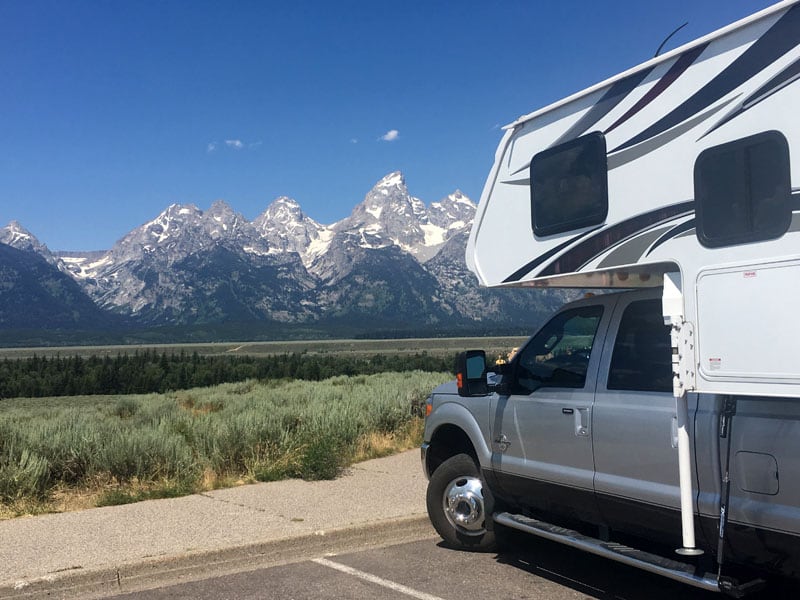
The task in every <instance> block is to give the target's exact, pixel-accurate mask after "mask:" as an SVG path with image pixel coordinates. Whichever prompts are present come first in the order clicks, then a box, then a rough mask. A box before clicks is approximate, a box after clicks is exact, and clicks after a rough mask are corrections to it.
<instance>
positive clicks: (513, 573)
mask: <svg viewBox="0 0 800 600" xmlns="http://www.w3.org/2000/svg"><path fill="white" fill-rule="evenodd" d="M514 548H515V549H514V551H512V552H505V553H503V554H500V555H497V554H473V553H466V552H458V551H454V550H451V549H448V548H445V547H444V546H443V545H442V544H441V543H440V541H439V539H438V538H431V539H425V540H422V541H416V542H411V543H406V544H399V545H394V546H386V547H382V548H378V549H370V550H366V551H360V552H351V553H345V554H341V555H333V556H321V557H317V558H313V559H310V560H303V561H302V562H298V563H292V564H284V565H278V566H273V567H268V568H259V569H255V570H249V571H244V572H240V573H235V574H230V575H225V576H222V577H215V578H211V579H205V580H201V581H193V582H186V583H180V584H176V585H171V586H167V587H161V588H160V589H157V590H149V591H140V592H136V593H130V594H124V595H121V596H117V597H116V598H117V599H120V598H125V599H129V600H165V599H167V598H170V599H187V600H188V599H197V600H212V599H214V600H217V599H220V598H230V599H234V598H235V599H240V600H250V599H256V598H259V599H263V598H282V599H283V598H286V599H294V600H310V599H312V598H337V599H338V598H342V599H351V598H352V599H362V598H363V599H375V600H403V599H408V598H416V599H419V600H463V599H464V598H497V599H501V598H502V599H515V600H523V599H534V598H535V599H547V600H567V599H577V598H601V599H609V600H610V599H615V600H645V599H646V600H667V599H669V600H674V599H675V598H681V599H682V600H683V599H685V600H711V599H716V600H719V599H721V598H722V596H720V595H719V594H713V593H708V592H702V591H700V590H695V589H693V588H689V587H686V586H684V585H681V584H678V583H675V582H672V581H669V580H666V579H664V578H661V577H657V576H655V575H649V574H647V573H643V572H641V571H638V570H636V569H632V568H629V567H625V566H623V565H619V564H616V563H613V562H610V561H608V560H605V559H601V558H597V557H594V556H590V555H587V554H584V553H581V552H578V551H576V550H572V549H570V548H566V547H563V546H560V545H557V544H553V543H550V542H545V541H543V540H536V539H532V538H526V537H523V538H521V539H520V541H519V542H518V543H516V544H515V547H514ZM790 592H791V590H790V589H784V590H781V589H777V588H772V589H770V590H768V591H766V592H764V593H761V594H758V595H757V596H755V597H756V598H771V599H774V598H783V597H786V598H789V597H796V594H790Z"/></svg>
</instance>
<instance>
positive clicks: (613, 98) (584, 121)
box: [548, 67, 653, 148]
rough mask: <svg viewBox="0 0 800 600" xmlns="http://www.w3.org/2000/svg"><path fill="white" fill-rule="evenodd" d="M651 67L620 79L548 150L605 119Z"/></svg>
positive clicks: (646, 74) (645, 75)
mask: <svg viewBox="0 0 800 600" xmlns="http://www.w3.org/2000/svg"><path fill="white" fill-rule="evenodd" d="M652 70H653V67H650V68H649V69H642V70H641V71H638V72H636V73H631V74H630V75H628V76H627V77H625V78H624V79H620V80H619V81H617V82H616V83H615V84H613V85H612V86H611V87H610V88H608V91H606V93H605V94H603V96H602V97H601V98H600V100H598V101H597V103H596V104H595V105H594V106H593V107H592V108H590V109H589V112H587V113H586V114H585V115H583V117H581V118H580V119H579V120H578V122H577V123H575V124H574V125H573V126H572V127H570V128H569V129H568V130H567V131H566V132H565V133H564V134H563V135H562V136H561V137H560V138H558V139H557V140H556V141H555V142H553V143H552V144H551V145H550V146H548V148H552V147H553V146H558V145H559V144H561V143H563V142H568V141H570V140H573V139H575V138H577V137H579V136H580V135H581V134H583V133H584V132H586V131H587V130H588V129H589V128H590V127H591V126H592V125H594V124H595V123H597V122H598V121H599V120H600V119H602V118H603V117H605V116H606V115H607V114H608V113H609V112H611V111H612V110H613V109H614V108H615V107H616V106H617V105H618V104H619V103H620V102H622V101H623V100H624V99H625V98H626V97H627V95H628V94H630V93H631V92H632V91H633V90H635V89H636V87H637V86H638V85H639V84H640V83H641V82H642V80H644V78H645V77H647V76H648V75H649V74H650V72H651V71H652Z"/></svg>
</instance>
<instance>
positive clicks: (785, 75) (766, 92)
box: [700, 59, 800, 140]
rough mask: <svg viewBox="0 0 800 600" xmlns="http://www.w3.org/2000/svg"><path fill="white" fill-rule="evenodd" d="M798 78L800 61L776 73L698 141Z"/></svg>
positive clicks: (799, 75)
mask: <svg viewBox="0 0 800 600" xmlns="http://www.w3.org/2000/svg"><path fill="white" fill-rule="evenodd" d="M798 77H800V59H798V60H796V61H794V62H793V63H792V64H791V65H789V66H788V67H786V68H785V69H784V70H783V71H781V72H780V73H778V74H777V75H776V76H775V77H773V78H772V79H770V80H769V81H768V82H767V83H766V84H764V85H763V86H762V87H760V88H759V89H758V90H757V91H756V92H754V93H753V94H751V95H750V96H749V97H748V98H746V99H745V101H744V102H742V105H741V106H740V107H739V108H737V109H736V110H734V111H733V112H731V113H729V114H727V115H725V116H724V117H723V118H722V120H721V121H720V122H719V123H717V124H716V125H714V126H713V127H712V128H711V129H709V130H708V131H706V132H705V133H704V134H703V135H702V136H701V137H700V139H701V140H702V139H703V138H704V137H705V136H707V135H708V134H709V133H711V132H712V131H715V130H717V129H719V128H720V127H722V126H723V125H724V124H725V123H727V122H728V121H730V120H731V119H735V118H736V117H738V116H739V115H741V114H742V113H743V112H745V111H748V110H750V109H751V108H753V107H754V106H755V105H756V104H758V103H759V102H761V101H762V100H766V99H767V98H769V97H770V96H772V94H775V93H777V92H779V91H780V90H782V89H783V88H785V87H786V86H787V85H789V84H790V83H792V82H793V81H795V80H797V78H798Z"/></svg>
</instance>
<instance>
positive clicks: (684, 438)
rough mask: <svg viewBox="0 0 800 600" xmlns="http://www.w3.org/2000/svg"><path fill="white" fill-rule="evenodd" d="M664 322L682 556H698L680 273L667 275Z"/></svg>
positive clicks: (689, 352) (689, 361)
mask: <svg viewBox="0 0 800 600" xmlns="http://www.w3.org/2000/svg"><path fill="white" fill-rule="evenodd" d="M662 302H663V311H664V323H665V324H666V325H668V326H669V327H670V338H671V344H672V391H673V395H674V396H675V413H676V415H677V419H678V475H679V485H680V494H681V528H682V533H683V547H682V548H678V549H677V550H676V551H675V552H677V553H678V554H680V555H682V556H699V555H701V554H703V551H702V550H700V549H699V548H697V546H696V545H695V537H694V494H693V493H692V447H691V441H690V439H689V403H688V399H687V396H686V392H687V391H688V390H689V389H693V388H694V366H693V361H694V338H693V331H692V327H691V324H690V323H687V322H686V321H684V311H683V293H682V291H681V275H680V273H665V274H664V293H663V298H662Z"/></svg>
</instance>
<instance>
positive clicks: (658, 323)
mask: <svg viewBox="0 0 800 600" xmlns="http://www.w3.org/2000/svg"><path fill="white" fill-rule="evenodd" d="M607 387H608V389H610V390H636V391H643V392H671V391H672V349H671V344H670V337H669V327H667V326H666V325H664V318H663V317H662V316H661V301H660V300H640V301H638V302H631V303H630V304H629V305H628V307H627V308H626V309H625V312H624V313H623V314H622V320H621V321H620V324H619V331H618V332H617V339H616V341H615V342H614V352H613V354H612V355H611V368H610V370H609V373H608V386H607Z"/></svg>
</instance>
